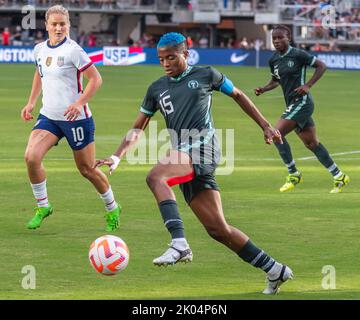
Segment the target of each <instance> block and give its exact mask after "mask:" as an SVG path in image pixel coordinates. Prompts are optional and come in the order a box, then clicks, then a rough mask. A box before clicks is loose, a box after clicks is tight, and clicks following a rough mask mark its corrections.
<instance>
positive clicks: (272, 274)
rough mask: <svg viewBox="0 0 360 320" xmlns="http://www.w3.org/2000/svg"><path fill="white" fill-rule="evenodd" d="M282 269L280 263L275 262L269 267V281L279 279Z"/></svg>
mask: <svg viewBox="0 0 360 320" xmlns="http://www.w3.org/2000/svg"><path fill="white" fill-rule="evenodd" d="M282 267H283V265H282V264H281V263H279V262H276V261H275V264H274V265H273V266H272V267H271V269H270V270H269V272H268V273H267V274H268V277H269V279H270V280H275V279H277V278H279V276H280V272H281V269H282Z"/></svg>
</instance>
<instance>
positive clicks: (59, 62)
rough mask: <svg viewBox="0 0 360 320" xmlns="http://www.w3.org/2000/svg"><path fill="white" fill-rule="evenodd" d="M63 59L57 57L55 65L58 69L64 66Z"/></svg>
mask: <svg viewBox="0 0 360 320" xmlns="http://www.w3.org/2000/svg"><path fill="white" fill-rule="evenodd" d="M64 60H65V57H58V59H57V65H58V67H62V66H63V65H64Z"/></svg>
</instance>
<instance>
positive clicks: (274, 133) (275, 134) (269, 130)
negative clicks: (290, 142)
mask: <svg viewBox="0 0 360 320" xmlns="http://www.w3.org/2000/svg"><path fill="white" fill-rule="evenodd" d="M264 139H265V143H266V144H272V143H273V141H275V142H278V143H280V144H283V141H282V138H281V133H280V131H279V130H278V129H275V128H273V127H271V126H270V127H266V128H265V129H264Z"/></svg>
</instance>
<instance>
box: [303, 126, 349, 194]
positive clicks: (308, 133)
mask: <svg viewBox="0 0 360 320" xmlns="http://www.w3.org/2000/svg"><path fill="white" fill-rule="evenodd" d="M297 135H298V136H299V138H300V139H301V141H302V142H303V143H304V145H305V146H306V147H307V148H308V149H309V150H311V151H312V152H313V153H314V154H315V156H316V157H317V158H318V160H319V161H320V163H321V164H322V165H323V166H324V167H325V168H326V169H327V170H328V171H329V172H330V174H331V175H332V176H333V179H334V187H333V189H332V190H331V191H330V193H339V192H342V190H343V188H344V187H345V186H346V185H347V184H348V183H349V182H350V178H349V176H348V175H346V174H344V173H342V172H341V170H340V169H339V167H338V166H337V164H336V163H335V162H334V160H333V159H332V158H331V156H330V154H329V152H328V151H327V149H326V148H325V147H324V145H323V144H321V143H320V142H319V140H318V138H317V136H316V127H315V125H314V122H313V121H312V119H311V123H310V125H308V126H305V127H304V128H303V129H302V130H301V131H299V132H297Z"/></svg>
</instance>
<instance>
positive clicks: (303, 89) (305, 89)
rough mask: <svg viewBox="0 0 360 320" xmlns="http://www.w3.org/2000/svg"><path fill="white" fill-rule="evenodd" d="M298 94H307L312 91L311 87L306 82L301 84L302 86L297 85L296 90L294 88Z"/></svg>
mask: <svg viewBox="0 0 360 320" xmlns="http://www.w3.org/2000/svg"><path fill="white" fill-rule="evenodd" d="M294 91H295V92H296V93H297V94H299V95H301V96H303V95H305V94H308V93H309V91H310V87H309V86H308V85H306V84H304V85H302V86H300V87H297V88H296V89H295V90H294Z"/></svg>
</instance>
